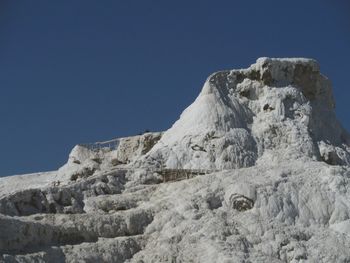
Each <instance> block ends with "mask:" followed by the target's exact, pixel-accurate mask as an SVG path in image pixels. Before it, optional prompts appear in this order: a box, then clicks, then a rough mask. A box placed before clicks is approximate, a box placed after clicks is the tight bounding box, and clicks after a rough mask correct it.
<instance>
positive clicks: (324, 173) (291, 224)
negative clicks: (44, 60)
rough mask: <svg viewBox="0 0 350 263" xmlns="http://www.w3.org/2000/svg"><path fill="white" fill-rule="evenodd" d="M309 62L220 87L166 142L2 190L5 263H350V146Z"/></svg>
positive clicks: (94, 150)
mask: <svg viewBox="0 0 350 263" xmlns="http://www.w3.org/2000/svg"><path fill="white" fill-rule="evenodd" d="M334 105H335V103H334V99H333V95H332V89H331V85H330V82H329V80H328V79H327V78H326V77H325V76H323V75H322V74H321V73H320V69H319V66H318V64H317V62H316V61H314V60H311V59H302V58H296V59H272V58H260V59H258V60H257V62H256V63H255V64H253V65H251V66H250V67H249V68H247V69H239V70H228V71H221V72H217V73H214V74H212V75H211V76H209V78H208V79H207V81H206V82H205V84H204V87H203V89H202V91H201V93H200V94H199V96H198V98H197V99H196V100H195V101H194V102H193V103H192V104H191V105H190V106H189V107H188V108H187V109H186V110H185V111H184V112H183V113H182V114H181V116H180V118H179V120H178V121H177V122H176V123H175V124H174V125H173V126H172V127H171V128H170V129H168V130H167V131H165V132H164V133H161V132H160V133H146V134H143V135H140V136H133V137H127V138H121V139H118V140H114V141H113V142H112V143H113V147H110V146H108V145H107V146H103V147H101V145H105V144H101V143H99V144H98V147H95V146H96V145H77V146H76V147H75V148H74V149H73V150H72V152H71V154H70V155H69V158H68V162H67V164H65V165H64V166H63V167H61V168H60V169H59V170H58V171H53V172H48V173H37V174H30V175H22V176H13V177H5V178H0V262H137V263H141V262H145V263H147V262H162V263H163V262H184V263H187V262H196V263H197V262H198V263H202V262H208V263H209V262H210V263H212V262H225V263H228V262H350V250H349V247H350V205H349V204H350V194H349V191H348V189H349V187H350V137H349V134H348V133H347V132H346V131H345V130H344V129H343V128H342V127H341V125H340V124H339V122H338V121H337V119H336V117H335V113H334Z"/></svg>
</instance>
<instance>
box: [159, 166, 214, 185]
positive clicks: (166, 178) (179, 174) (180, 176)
mask: <svg viewBox="0 0 350 263" xmlns="http://www.w3.org/2000/svg"><path fill="white" fill-rule="evenodd" d="M155 172H156V173H158V174H160V175H161V176H162V179H163V183H166V182H171V181H181V180H184V179H190V178H193V177H195V176H197V175H205V174H210V173H213V172H217V170H204V169H159V170H155Z"/></svg>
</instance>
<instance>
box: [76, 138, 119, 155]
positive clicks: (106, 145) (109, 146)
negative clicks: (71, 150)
mask: <svg viewBox="0 0 350 263" xmlns="http://www.w3.org/2000/svg"><path fill="white" fill-rule="evenodd" d="M119 143H120V139H119V138H117V139H113V140H109V141H104V142H95V143H85V144H79V145H80V146H83V147H85V148H88V149H89V150H91V151H94V152H99V151H101V150H109V151H114V150H116V149H117V148H118V146H119Z"/></svg>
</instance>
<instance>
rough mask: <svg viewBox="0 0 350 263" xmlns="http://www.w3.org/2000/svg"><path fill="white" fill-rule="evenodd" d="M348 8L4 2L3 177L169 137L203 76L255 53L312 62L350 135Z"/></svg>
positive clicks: (328, 4) (335, 1)
mask: <svg viewBox="0 0 350 263" xmlns="http://www.w3.org/2000/svg"><path fill="white" fill-rule="evenodd" d="M346 2H348V1H346V0H344V1H341V0H327V1H326V0H324V1H323V0H298V1H296V0H293V1H280V0H276V1H268V0H265V1H260V0H256V1H238V0H237V1H233V0H231V1H220V0H215V1H214V0H213V1H203V0H201V1H189V0H187V1H184V0H177V1H164V0H159V1H151V0H148V1H146V0H145V1H135V0H128V1H117V0H113V1H112V0H110V1H109V0H103V1H101V0H100V1H98V0H95V1H89V0H74V1H72V0H59V1H47V0H36V1H16V0H0V90H1V96H0V117H1V124H0V138H1V141H2V143H1V151H0V160H1V161H0V176H1V175H2V176H3V175H11V174H20V173H29V172H35V171H45V170H54V169H57V168H58V167H59V166H61V165H62V164H63V163H64V162H65V161H66V159H67V157H68V153H69V151H70V149H71V148H72V147H73V146H74V145H75V144H77V143H82V142H93V141H98V140H104V139H110V138H114V137H117V136H124V135H133V134H137V133H139V132H141V131H144V130H145V129H150V130H153V131H156V130H165V129H167V128H168V127H169V126H171V124H172V123H173V122H174V121H175V120H176V119H177V118H178V116H179V115H180V113H181V112H182V110H183V109H184V108H185V107H186V106H187V105H189V104H190V103H191V102H192V101H193V100H194V98H195V97H196V96H197V94H198V93H199V91H200V89H201V87H202V84H203V82H204V81H205V79H206V77H207V76H208V75H209V74H210V73H212V72H213V71H217V70H221V69H231V68H242V67H247V66H249V65H250V64H252V63H254V61H255V60H256V58H258V57H261V56H271V57H294V56H297V57H300V56H305V57H312V58H315V59H317V60H318V61H319V62H320V64H321V70H322V72H323V73H324V74H325V75H327V76H328V77H330V78H331V80H332V82H333V85H334V93H335V98H336V101H337V114H338V118H339V119H340V120H341V121H342V123H343V125H344V126H345V127H346V128H347V129H348V130H350V116H349V102H348V101H349V99H350V87H349V77H350V64H349V63H350V5H349V4H348V3H346Z"/></svg>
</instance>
